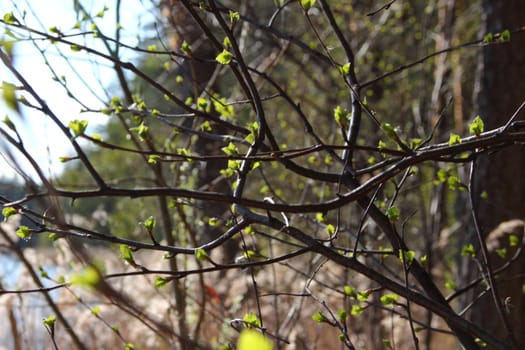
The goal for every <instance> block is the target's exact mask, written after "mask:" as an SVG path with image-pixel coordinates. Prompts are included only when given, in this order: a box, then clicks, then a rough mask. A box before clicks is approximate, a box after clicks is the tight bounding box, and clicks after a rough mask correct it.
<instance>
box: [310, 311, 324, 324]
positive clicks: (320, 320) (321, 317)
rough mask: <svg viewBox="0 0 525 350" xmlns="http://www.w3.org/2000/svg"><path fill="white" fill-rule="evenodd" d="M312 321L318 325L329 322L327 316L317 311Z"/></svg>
mask: <svg viewBox="0 0 525 350" xmlns="http://www.w3.org/2000/svg"><path fill="white" fill-rule="evenodd" d="M312 320H314V321H315V322H317V323H323V322H327V321H328V319H327V318H326V316H325V315H323V313H322V312H321V311H317V312H316V313H315V314H313V315H312Z"/></svg>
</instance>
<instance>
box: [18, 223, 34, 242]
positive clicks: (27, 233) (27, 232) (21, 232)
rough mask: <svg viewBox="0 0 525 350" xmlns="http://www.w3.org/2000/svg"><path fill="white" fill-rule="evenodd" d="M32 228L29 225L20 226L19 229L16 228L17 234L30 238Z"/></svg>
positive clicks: (23, 237)
mask: <svg viewBox="0 0 525 350" xmlns="http://www.w3.org/2000/svg"><path fill="white" fill-rule="evenodd" d="M31 234H32V232H31V230H30V229H29V227H27V226H24V225H22V226H20V227H19V228H18V230H16V235H17V236H18V237H20V238H22V239H28V238H30V237H31Z"/></svg>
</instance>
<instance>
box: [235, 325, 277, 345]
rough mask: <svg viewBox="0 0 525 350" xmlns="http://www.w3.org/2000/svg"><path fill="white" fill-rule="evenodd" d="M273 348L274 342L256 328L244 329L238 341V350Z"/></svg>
mask: <svg viewBox="0 0 525 350" xmlns="http://www.w3.org/2000/svg"><path fill="white" fill-rule="evenodd" d="M254 349H257V350H272V349H273V345H272V342H271V341H270V340H269V339H268V338H266V337H265V336H264V335H263V334H262V333H260V332H257V331H255V330H249V329H247V330H244V331H242V332H241V335H240V336H239V340H238V341H237V350H254Z"/></svg>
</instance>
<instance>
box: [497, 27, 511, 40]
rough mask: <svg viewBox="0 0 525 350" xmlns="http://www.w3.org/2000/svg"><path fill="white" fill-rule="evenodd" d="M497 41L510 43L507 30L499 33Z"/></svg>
mask: <svg viewBox="0 0 525 350" xmlns="http://www.w3.org/2000/svg"><path fill="white" fill-rule="evenodd" d="M499 40H500V41H502V42H504V43H506V42H509V41H510V31H509V30H508V29H505V30H504V31H502V32H501V34H500V36H499Z"/></svg>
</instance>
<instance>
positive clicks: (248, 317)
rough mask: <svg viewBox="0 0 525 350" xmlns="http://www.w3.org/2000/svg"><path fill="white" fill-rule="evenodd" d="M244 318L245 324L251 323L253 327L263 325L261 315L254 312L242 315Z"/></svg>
mask: <svg viewBox="0 0 525 350" xmlns="http://www.w3.org/2000/svg"><path fill="white" fill-rule="evenodd" d="M242 320H243V321H244V323H245V324H247V325H251V326H253V327H261V320H259V317H257V315H256V314H255V313H253V312H248V313H247V314H245V315H244V316H243V317H242Z"/></svg>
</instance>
